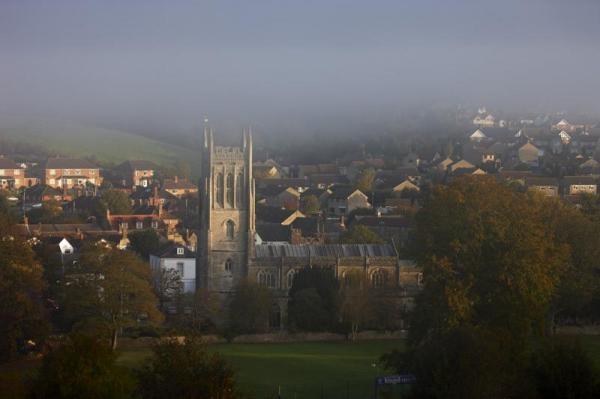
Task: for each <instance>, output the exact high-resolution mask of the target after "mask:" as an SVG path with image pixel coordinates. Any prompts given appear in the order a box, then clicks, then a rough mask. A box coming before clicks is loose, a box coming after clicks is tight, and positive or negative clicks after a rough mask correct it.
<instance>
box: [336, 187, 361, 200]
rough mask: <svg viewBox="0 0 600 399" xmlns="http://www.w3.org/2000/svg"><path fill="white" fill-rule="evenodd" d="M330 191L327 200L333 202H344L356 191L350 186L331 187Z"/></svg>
mask: <svg viewBox="0 0 600 399" xmlns="http://www.w3.org/2000/svg"><path fill="white" fill-rule="evenodd" d="M330 190H331V195H330V196H329V199H334V200H345V199H347V198H348V197H349V196H350V195H351V194H352V193H354V192H355V191H357V190H356V189H355V188H354V187H351V186H333V187H331V188H330ZM359 192H361V191H359Z"/></svg>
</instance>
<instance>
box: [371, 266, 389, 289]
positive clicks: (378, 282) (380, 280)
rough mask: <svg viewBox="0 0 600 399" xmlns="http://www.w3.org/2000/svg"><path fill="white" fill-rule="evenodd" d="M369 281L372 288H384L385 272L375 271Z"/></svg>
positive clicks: (385, 281)
mask: <svg viewBox="0 0 600 399" xmlns="http://www.w3.org/2000/svg"><path fill="white" fill-rule="evenodd" d="M371 279H372V283H373V287H375V288H381V287H385V285H386V284H387V273H386V272H385V270H377V271H375V272H374V273H373V277H372V278H371Z"/></svg>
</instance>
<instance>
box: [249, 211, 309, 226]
mask: <svg viewBox="0 0 600 399" xmlns="http://www.w3.org/2000/svg"><path fill="white" fill-rule="evenodd" d="M303 217H306V216H305V215H304V214H303V213H302V212H300V211H298V210H293V209H285V208H277V207H272V206H257V207H256V221H257V224H258V223H276V224H280V225H282V226H287V225H290V224H291V223H293V222H294V220H296V219H297V218H303Z"/></svg>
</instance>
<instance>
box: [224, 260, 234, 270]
mask: <svg viewBox="0 0 600 399" xmlns="http://www.w3.org/2000/svg"><path fill="white" fill-rule="evenodd" d="M232 270H233V261H232V260H231V259H227V260H226V261H225V271H226V272H230V273H231V271H232Z"/></svg>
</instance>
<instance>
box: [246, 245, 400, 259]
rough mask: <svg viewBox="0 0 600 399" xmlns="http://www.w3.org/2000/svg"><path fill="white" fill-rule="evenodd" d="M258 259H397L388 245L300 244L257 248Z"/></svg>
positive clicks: (257, 246)
mask: <svg viewBox="0 0 600 399" xmlns="http://www.w3.org/2000/svg"><path fill="white" fill-rule="evenodd" d="M255 249H256V250H255V251H256V257H257V258H280V257H282V256H283V257H288V258H308V257H311V258H317V257H337V258H348V257H365V256H368V257H371V258H374V257H394V258H396V257H397V254H396V251H395V250H394V248H393V247H392V246H391V245H386V244H382V245H380V244H324V245H313V244H300V245H292V244H285V245H270V244H262V245H256V246H255Z"/></svg>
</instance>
